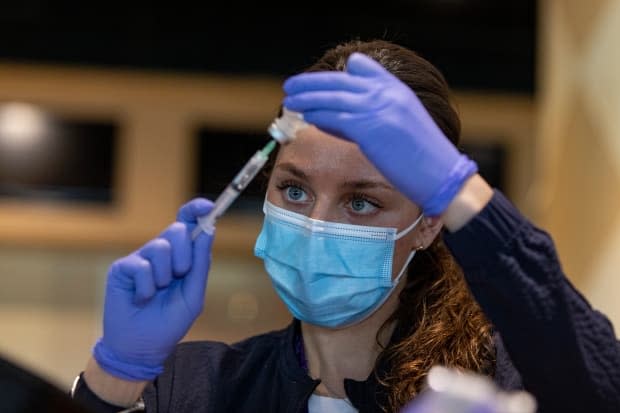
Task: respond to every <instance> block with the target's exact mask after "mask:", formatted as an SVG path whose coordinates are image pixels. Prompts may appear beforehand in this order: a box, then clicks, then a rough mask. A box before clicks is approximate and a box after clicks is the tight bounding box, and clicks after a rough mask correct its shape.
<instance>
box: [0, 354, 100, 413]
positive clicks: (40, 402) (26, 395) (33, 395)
mask: <svg viewBox="0 0 620 413" xmlns="http://www.w3.org/2000/svg"><path fill="white" fill-rule="evenodd" d="M0 412H3V413H89V412H90V410H86V409H85V408H83V407H81V406H80V405H78V404H77V403H76V402H74V401H73V400H71V398H70V397H69V392H68V391H67V392H63V391H62V390H60V389H58V388H57V387H56V386H54V385H52V384H51V383H49V382H47V381H45V380H43V379H42V378H40V377H38V376H36V375H34V374H32V373H30V372H28V371H26V370H24V369H23V368H21V367H19V366H17V365H16V364H14V363H12V362H10V361H8V360H7V359H5V358H2V357H0Z"/></svg>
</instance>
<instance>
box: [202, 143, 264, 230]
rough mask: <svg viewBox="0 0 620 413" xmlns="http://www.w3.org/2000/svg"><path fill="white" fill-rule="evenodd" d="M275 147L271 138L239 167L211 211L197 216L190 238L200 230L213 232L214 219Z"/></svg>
mask: <svg viewBox="0 0 620 413" xmlns="http://www.w3.org/2000/svg"><path fill="white" fill-rule="evenodd" d="M275 147H276V141H275V140H271V141H269V143H268V144H267V145H265V147H264V148H263V149H261V150H260V151H257V152H256V153H255V154H254V156H252V157H251V158H250V160H249V161H248V162H247V163H246V164H245V165H244V166H243V168H241V170H240V171H239V173H238V174H237V176H235V178H234V179H233V180H232V181H231V182H230V183H229V184H228V186H227V187H226V189H225V190H224V191H223V192H222V193H221V194H220V196H218V197H217V199H216V200H215V204H214V206H213V209H212V210H211V212H209V213H208V214H207V215H205V216H202V217H199V218H198V226H197V227H196V228H194V231H193V232H192V239H196V238H197V237H198V235H199V234H200V231H204V232H206V233H207V234H213V231H214V230H215V220H216V219H218V218H219V217H220V216H221V215H222V214H223V213H224V212H225V211H226V210H227V209H228V207H229V206H230V205H231V204H232V203H233V201H234V200H235V199H237V197H238V196H239V194H240V193H241V192H242V191H243V190H244V189H245V187H246V186H248V184H249V183H250V182H251V181H252V179H254V177H255V176H256V174H257V173H258V171H260V170H261V169H262V167H263V166H264V165H265V163H266V162H267V160H268V159H269V154H270V153H271V151H273V149H274V148H275Z"/></svg>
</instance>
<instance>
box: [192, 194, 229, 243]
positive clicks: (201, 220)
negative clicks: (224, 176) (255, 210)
mask: <svg viewBox="0 0 620 413" xmlns="http://www.w3.org/2000/svg"><path fill="white" fill-rule="evenodd" d="M238 196H239V191H237V190H235V188H234V187H233V186H232V184H229V185H228V186H227V187H226V189H225V190H224V191H223V192H222V193H221V194H220V195H219V196H218V197H217V199H216V200H215V203H214V204H213V209H212V210H211V212H209V213H208V214H207V215H205V216H202V217H198V226H196V228H195V229H194V231H193V232H192V239H196V238H197V237H198V235H199V234H200V231H204V232H206V233H207V234H213V232H214V231H215V221H216V220H217V219H218V218H219V217H220V216H222V214H223V213H224V212H226V210H227V209H228V207H229V206H230V204H232V203H233V202H234V200H235V199H237V197H238Z"/></svg>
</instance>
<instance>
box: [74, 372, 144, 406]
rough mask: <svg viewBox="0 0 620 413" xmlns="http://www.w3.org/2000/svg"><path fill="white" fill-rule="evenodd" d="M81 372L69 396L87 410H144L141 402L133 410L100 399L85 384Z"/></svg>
mask: <svg viewBox="0 0 620 413" xmlns="http://www.w3.org/2000/svg"><path fill="white" fill-rule="evenodd" d="M82 374H83V373H80V375H79V376H78V378H77V380H76V383H75V385H74V388H73V389H72V391H71V398H72V399H73V400H75V401H76V402H77V403H78V404H79V405H80V406H82V407H84V408H85V409H88V411H89V412H94V413H118V412H123V411H124V412H128V411H132V412H133V411H135V412H138V411H144V406H143V402H142V401H139V402H137V403H136V405H135V406H136V407H135V409H134V410H132V409H131V408H127V407H122V406H116V405H113V404H110V403H107V402H106V401H104V400H102V399H100V398H99V396H97V395H96V394H95V393H94V392H93V391H92V390H91V389H90V388H89V387H88V385H87V384H86V381H84V379H83V377H82Z"/></svg>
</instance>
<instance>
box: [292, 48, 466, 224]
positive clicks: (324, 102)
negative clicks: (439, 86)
mask: <svg viewBox="0 0 620 413" xmlns="http://www.w3.org/2000/svg"><path fill="white" fill-rule="evenodd" d="M284 91H285V92H286V94H287V96H286V97H285V99H284V106H285V107H286V108H288V109H290V110H293V111H297V112H301V113H302V114H303V117H304V120H306V121H307V122H309V123H312V124H314V125H315V126H317V127H318V128H319V129H321V130H323V131H325V132H327V133H330V134H333V135H336V136H339V137H341V138H345V139H348V140H350V141H353V142H355V143H357V144H358V146H359V147H360V149H361V150H362V152H363V153H364V154H365V155H366V157H367V158H368V159H369V160H370V161H371V162H372V163H373V164H374V165H375V167H376V168H377V169H378V170H379V171H380V172H381V173H382V174H383V175H384V176H385V177H386V178H387V179H388V180H389V181H390V182H392V184H393V185H395V186H396V187H397V188H398V189H399V190H400V191H401V192H402V193H404V194H405V195H406V196H407V197H409V199H411V200H412V201H413V202H415V203H416V204H417V205H418V206H420V207H421V208H422V210H423V212H424V214H425V215H427V216H436V215H440V214H441V213H442V212H443V211H444V210H445V209H446V208H447V207H448V205H449V204H450V202H451V201H452V199H453V198H454V196H455V195H456V194H457V193H458V191H459V189H460V188H461V187H462V185H463V184H464V182H465V181H466V180H467V178H468V177H470V176H471V175H472V174H474V173H475V172H476V171H477V166H476V164H475V163H474V162H473V161H472V160H470V159H469V158H467V157H466V156H465V155H463V154H461V153H459V151H458V149H457V148H456V147H455V146H454V145H453V144H452V143H451V142H450V141H449V140H448V138H446V137H445V135H444V134H443V133H442V132H441V130H440V129H439V127H438V126H437V125H436V124H435V122H434V121H433V119H432V118H431V116H430V115H429V113H428V112H427V111H426V109H425V108H424V106H423V105H422V103H421V102H420V100H419V99H418V97H417V96H416V95H415V93H414V92H413V91H412V90H411V89H410V88H409V87H408V86H407V85H405V84H404V83H403V82H401V81H400V80H399V79H398V78H396V77H395V76H394V75H392V74H391V73H389V72H388V71H387V70H386V69H384V68H383V66H381V65H380V64H379V63H378V62H376V61H375V60H373V59H371V58H370V57H368V56H366V55H364V54H361V53H353V54H352V55H351V56H350V57H349V59H348V61H347V65H346V72H336V71H333V72H311V73H303V74H299V75H296V76H292V77H291V78H289V79H287V80H286V82H285V83H284Z"/></svg>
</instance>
